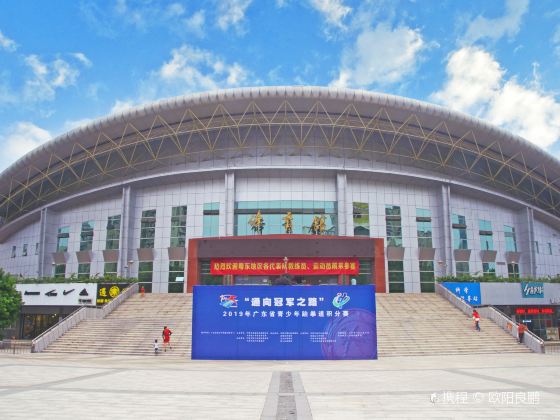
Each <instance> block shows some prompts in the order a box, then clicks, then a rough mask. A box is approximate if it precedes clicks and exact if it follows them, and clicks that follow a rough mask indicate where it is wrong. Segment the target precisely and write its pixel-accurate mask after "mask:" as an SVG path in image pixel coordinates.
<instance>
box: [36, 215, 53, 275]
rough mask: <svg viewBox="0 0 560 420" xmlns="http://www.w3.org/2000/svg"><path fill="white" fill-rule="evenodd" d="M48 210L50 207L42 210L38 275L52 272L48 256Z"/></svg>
mask: <svg viewBox="0 0 560 420" xmlns="http://www.w3.org/2000/svg"><path fill="white" fill-rule="evenodd" d="M47 212H48V208H44V209H42V210H41V221H40V225H39V258H38V260H37V276H38V277H46V276H48V275H50V274H51V273H48V272H47V271H48V270H50V268H51V264H50V259H49V258H47V256H48V254H47Z"/></svg>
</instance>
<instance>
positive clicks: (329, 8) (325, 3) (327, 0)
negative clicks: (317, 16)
mask: <svg viewBox="0 0 560 420" xmlns="http://www.w3.org/2000/svg"><path fill="white" fill-rule="evenodd" d="M309 3H310V5H311V7H313V8H314V9H315V10H317V11H318V12H319V13H321V15H323V17H324V18H325V21H326V22H327V23H328V24H329V25H333V26H337V27H339V28H345V26H344V24H343V20H344V18H345V17H346V16H347V15H348V14H349V13H350V12H352V8H351V7H349V6H346V5H345V4H344V0H309Z"/></svg>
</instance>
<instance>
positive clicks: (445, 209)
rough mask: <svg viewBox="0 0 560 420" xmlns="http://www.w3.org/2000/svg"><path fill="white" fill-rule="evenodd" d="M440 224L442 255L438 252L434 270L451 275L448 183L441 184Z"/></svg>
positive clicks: (451, 255)
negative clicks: (440, 262)
mask: <svg viewBox="0 0 560 420" xmlns="http://www.w3.org/2000/svg"><path fill="white" fill-rule="evenodd" d="M440 208H441V220H442V222H441V225H440V229H441V232H442V235H443V255H442V253H441V252H439V253H438V258H440V260H439V261H443V264H439V263H438V262H436V267H435V268H436V270H437V271H438V274H439V275H446V276H452V275H454V274H455V264H454V263H453V230H452V224H451V188H450V186H449V185H448V184H443V185H442V186H441V207H440Z"/></svg>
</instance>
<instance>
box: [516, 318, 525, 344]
mask: <svg viewBox="0 0 560 420" xmlns="http://www.w3.org/2000/svg"><path fill="white" fill-rule="evenodd" d="M525 331H527V325H525V324H524V323H523V322H520V323H519V324H517V337H518V339H519V344H523V335H524V334H525Z"/></svg>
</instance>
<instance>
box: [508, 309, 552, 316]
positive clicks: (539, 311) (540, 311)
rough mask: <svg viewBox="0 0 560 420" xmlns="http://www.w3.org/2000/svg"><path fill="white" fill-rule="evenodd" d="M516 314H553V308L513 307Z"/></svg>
mask: <svg viewBox="0 0 560 420" xmlns="http://www.w3.org/2000/svg"><path fill="white" fill-rule="evenodd" d="M515 314H516V315H539V314H545V315H554V309H553V308H515Z"/></svg>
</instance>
